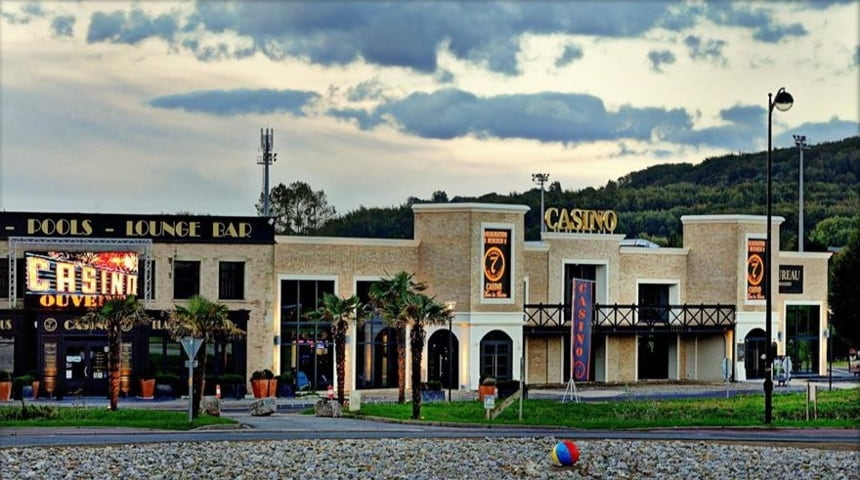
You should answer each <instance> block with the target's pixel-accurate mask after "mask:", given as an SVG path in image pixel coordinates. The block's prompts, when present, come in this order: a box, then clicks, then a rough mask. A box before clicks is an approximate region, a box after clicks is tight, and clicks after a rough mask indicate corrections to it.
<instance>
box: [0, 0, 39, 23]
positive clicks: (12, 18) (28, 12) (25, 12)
mask: <svg viewBox="0 0 860 480" xmlns="http://www.w3.org/2000/svg"><path fill="white" fill-rule="evenodd" d="M8 3H10V2H7V4H8ZM44 14H45V12H44V11H43V10H42V7H41V5H39V4H38V3H36V2H28V3H24V4H21V5H20V7H18V11H17V12H15V11H10V9H9V8H6V9H5V11H3V10H0V17H2V18H5V19H6V21H8V22H9V23H13V24H14V23H20V24H28V23H30V20H31V19H32V18H33V17H41V16H44Z"/></svg>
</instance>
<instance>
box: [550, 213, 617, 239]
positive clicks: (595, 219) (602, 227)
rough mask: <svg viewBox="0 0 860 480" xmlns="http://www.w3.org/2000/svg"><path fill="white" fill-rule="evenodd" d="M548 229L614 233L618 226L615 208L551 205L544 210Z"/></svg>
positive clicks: (553, 230)
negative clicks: (587, 208) (597, 208)
mask: <svg viewBox="0 0 860 480" xmlns="http://www.w3.org/2000/svg"><path fill="white" fill-rule="evenodd" d="M543 221H544V224H546V229H547V231H550V232H565V233H613V232H614V231H615V228H616V227H617V226H618V214H616V213H615V211H614V210H584V209H580V208H571V209H567V208H555V207H550V208H547V209H546V211H544V214H543Z"/></svg>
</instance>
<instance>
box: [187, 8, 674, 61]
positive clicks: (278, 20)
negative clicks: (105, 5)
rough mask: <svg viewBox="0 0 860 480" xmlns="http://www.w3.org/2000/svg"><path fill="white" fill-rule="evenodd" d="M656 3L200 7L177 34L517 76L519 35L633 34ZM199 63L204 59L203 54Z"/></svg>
mask: <svg viewBox="0 0 860 480" xmlns="http://www.w3.org/2000/svg"><path fill="white" fill-rule="evenodd" d="M668 5H671V3H663V2H649V3H643V2H557V3H552V2H547V3H543V2H542V3H520V2H512V3H507V2H504V3H503V2H462V3H454V2H357V1H356V2H352V1H350V2H315V3H314V2H269V3H265V2H247V3H240V4H236V3H226V2H199V3H198V4H197V11H196V12H195V14H194V15H193V16H192V17H191V18H190V19H189V22H188V24H187V25H185V26H184V27H183V31H193V30H194V29H196V28H204V29H207V30H209V31H212V32H223V31H228V30H229V31H234V32H236V33H237V34H239V35H242V36H245V37H248V38H250V39H252V40H253V44H254V49H255V50H257V51H260V52H263V53H264V54H266V55H268V56H270V57H271V58H274V59H280V58H284V57H285V56H287V55H293V56H300V57H306V58H308V59H310V60H311V61H312V62H315V63H320V64H324V65H330V64H346V63H350V62H353V61H355V60H358V59H359V58H361V59H364V60H366V61H367V62H369V63H373V64H378V65H384V66H401V67H406V68H411V69H414V70H416V71H422V72H434V71H435V70H436V68H437V59H436V50H437V48H440V47H443V46H444V47H445V48H448V49H449V50H450V51H451V52H452V53H453V54H454V55H455V56H457V57H458V58H461V59H464V60H469V61H473V62H476V63H482V64H485V65H486V66H487V67H488V68H489V69H491V70H493V71H496V72H500V73H505V74H509V75H513V74H516V73H517V63H516V55H517V53H518V49H519V47H518V44H517V40H518V37H519V36H520V35H521V34H523V33H527V32H528V33H536V34H548V33H579V34H588V35H606V36H616V37H617V36H636V35H640V34H642V33H643V32H645V31H647V30H649V29H650V28H652V27H653V26H654V25H655V24H656V23H657V22H658V21H659V19H660V18H661V17H662V15H664V13H665V11H666V8H667V6H668ZM206 58H209V56H208V55H207V56H206Z"/></svg>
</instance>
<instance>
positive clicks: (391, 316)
mask: <svg viewBox="0 0 860 480" xmlns="http://www.w3.org/2000/svg"><path fill="white" fill-rule="evenodd" d="M426 288H427V286H426V285H425V284H424V283H421V282H417V281H416V280H415V276H414V275H413V274H411V273H407V272H405V271H401V272H398V273H396V274H395V275H394V276H392V277H389V278H385V279H382V280H380V281H379V282H375V283H374V284H373V285H371V287H370V305H371V307H372V308H373V309H374V310H375V311H376V313H377V314H379V316H380V317H381V318H382V321H383V322H385V324H386V325H388V326H389V327H392V328H394V331H395V337H396V340H397V389H398V390H397V402H398V403H405V402H406V325H407V323H408V317H407V312H406V311H405V306H406V299H407V297H408V296H409V295H410V294H412V293H417V292H423V291H424V290H426Z"/></svg>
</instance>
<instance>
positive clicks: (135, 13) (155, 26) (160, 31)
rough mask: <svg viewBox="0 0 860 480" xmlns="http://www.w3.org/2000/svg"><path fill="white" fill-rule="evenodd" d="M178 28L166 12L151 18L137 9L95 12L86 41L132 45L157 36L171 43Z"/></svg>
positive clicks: (173, 18)
mask: <svg viewBox="0 0 860 480" xmlns="http://www.w3.org/2000/svg"><path fill="white" fill-rule="evenodd" d="M178 28H179V27H178V20H177V19H176V18H175V17H174V16H172V15H168V14H162V15H159V16H158V17H155V18H152V17H150V16H148V15H147V14H146V13H144V12H142V11H141V10H137V9H135V10H132V11H130V12H129V13H128V14H126V13H125V12H123V11H120V10H117V11H115V12H112V13H110V14H106V13H102V12H95V13H93V15H92V17H91V18H90V29H89V31H88V32H87V42H89V43H97V42H112V43H127V44H131V45H133V44H135V43H138V42H140V41H143V40H146V39H147V38H151V37H159V38H162V39H164V40H166V41H168V42H171V43H172V42H173V40H174V35H175V34H176V32H177V30H178Z"/></svg>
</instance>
